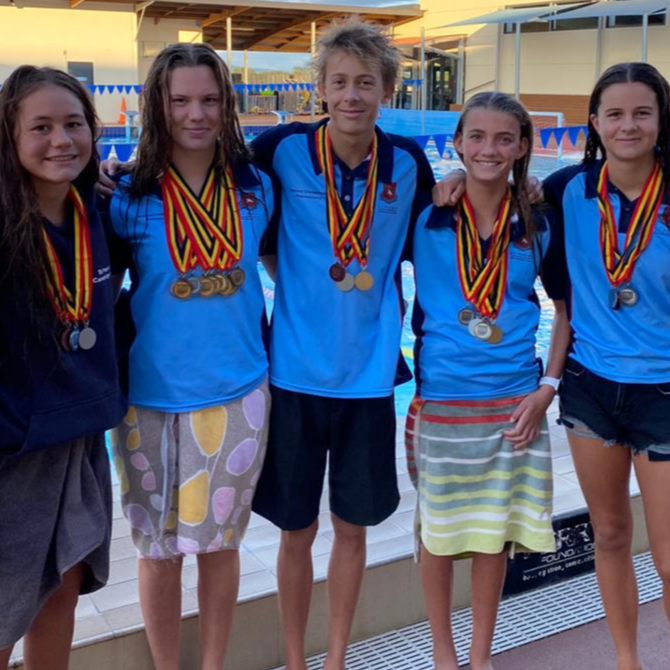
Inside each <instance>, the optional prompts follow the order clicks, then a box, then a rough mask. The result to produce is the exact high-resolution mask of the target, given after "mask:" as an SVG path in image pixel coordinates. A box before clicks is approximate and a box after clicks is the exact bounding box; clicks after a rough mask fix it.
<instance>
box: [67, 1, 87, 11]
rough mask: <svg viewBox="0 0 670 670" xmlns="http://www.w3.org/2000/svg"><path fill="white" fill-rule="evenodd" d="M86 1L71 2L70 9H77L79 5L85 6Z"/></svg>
mask: <svg viewBox="0 0 670 670" xmlns="http://www.w3.org/2000/svg"><path fill="white" fill-rule="evenodd" d="M84 2H85V0H70V9H76V8H77V7H79V5H83V4H84Z"/></svg>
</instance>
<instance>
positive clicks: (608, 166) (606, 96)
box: [545, 63, 670, 670]
mask: <svg viewBox="0 0 670 670" xmlns="http://www.w3.org/2000/svg"><path fill="white" fill-rule="evenodd" d="M668 99H669V87H668V82H667V81H666V80H665V79H664V78H663V77H662V76H661V75H660V74H659V73H658V71H657V70H655V69H654V68H653V67H651V66H650V65H647V64H644V63H625V64H619V65H615V66H613V67H611V68H610V69H608V70H607V71H606V72H605V73H604V74H603V75H602V77H601V78H600V80H599V81H598V83H597V84H596V87H595V89H594V91H593V93H592V95H591V100H590V104H589V126H588V137H587V144H586V152H585V157H584V160H583V162H582V163H581V164H580V165H578V166H573V167H569V168H566V169H564V170H561V171H559V172H557V173H555V174H553V175H552V176H551V177H549V179H548V180H547V181H546V182H545V197H546V199H547V200H548V201H549V202H550V203H551V204H553V205H554V206H556V207H557V209H559V210H561V211H562V214H563V218H564V232H565V248H566V255H567V263H568V270H569V275H570V281H571V284H572V291H571V305H570V309H571V327H572V335H573V340H572V348H571V352H570V354H569V358H568V361H567V364H566V368H565V372H564V375H563V382H562V385H561V389H560V400H561V418H560V422H561V423H562V424H563V425H564V426H565V427H566V429H567V432H568V439H569V442H570V446H571V449H572V455H573V458H574V462H575V467H576V470H577V475H578V477H579V482H580V485H581V487H582V490H583V492H584V496H585V498H586V502H587V504H588V508H589V512H590V514H591V520H592V523H593V527H594V530H595V540H596V572H597V575H598V583H599V585H600V591H601V595H602V598H603V604H604V607H605V612H606V614H607V619H608V623H609V627H610V630H611V633H612V636H613V638H614V643H615V646H616V649H617V654H618V658H619V670H638V669H639V668H641V667H642V665H641V662H640V659H639V656H638V651H637V618H638V595H637V585H636V580H635V572H634V569H633V561H632V556H631V544H632V536H633V518H632V513H631V506H630V495H629V489H628V487H629V480H630V474H631V469H634V470H635V474H636V476H637V480H638V483H639V485H640V490H641V492H642V499H643V502H644V509H645V518H646V522H647V528H648V532H649V540H650V544H651V551H652V555H653V558H654V562H655V565H656V569H657V571H658V573H659V576H660V578H661V580H662V581H663V587H664V589H663V594H664V604H665V611H666V614H667V615H668V618H670V523H668V513H669V512H670V149H669V146H670V108H669V103H668Z"/></svg>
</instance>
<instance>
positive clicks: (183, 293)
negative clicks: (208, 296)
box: [170, 278, 193, 300]
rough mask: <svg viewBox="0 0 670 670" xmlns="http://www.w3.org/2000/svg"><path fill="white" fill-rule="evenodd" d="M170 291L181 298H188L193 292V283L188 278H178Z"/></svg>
mask: <svg viewBox="0 0 670 670" xmlns="http://www.w3.org/2000/svg"><path fill="white" fill-rule="evenodd" d="M170 293H172V295H173V296H174V297H175V298H179V300H187V299H188V298H190V297H191V295H192V293H193V288H192V286H191V284H190V283H189V282H188V281H187V280H186V279H183V278H182V279H177V281H175V282H172V285H171V286H170Z"/></svg>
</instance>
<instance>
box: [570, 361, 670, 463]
mask: <svg viewBox="0 0 670 670" xmlns="http://www.w3.org/2000/svg"><path fill="white" fill-rule="evenodd" d="M559 394H560V410H561V413H560V419H559V423H561V424H562V425H564V426H565V428H566V429H567V430H568V431H569V432H571V433H573V434H574V435H576V436H578V437H585V438H590V439H600V440H603V441H604V442H605V444H606V445H608V446H609V445H613V444H621V445H623V446H626V447H630V448H631V449H632V450H633V453H634V454H638V453H646V454H647V456H648V457H649V460H650V461H670V382H666V383H664V384H624V383H620V382H614V381H610V380H609V379H604V378H603V377H599V376H598V375H596V374H594V373H593V372H591V371H590V370H587V369H586V368H585V367H584V366H583V365H582V364H581V363H578V362H577V361H575V360H574V359H572V358H568V360H567V362H566V365H565V370H564V372H563V381H562V382H561V388H560V390H559Z"/></svg>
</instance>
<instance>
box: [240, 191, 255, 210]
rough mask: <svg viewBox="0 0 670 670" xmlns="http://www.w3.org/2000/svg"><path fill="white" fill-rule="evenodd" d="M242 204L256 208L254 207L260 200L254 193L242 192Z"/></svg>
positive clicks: (249, 207)
mask: <svg viewBox="0 0 670 670" xmlns="http://www.w3.org/2000/svg"><path fill="white" fill-rule="evenodd" d="M242 204H243V205H244V206H245V207H246V208H247V209H254V207H256V205H257V204H258V200H257V198H256V196H255V195H254V194H253V193H243V194H242Z"/></svg>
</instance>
